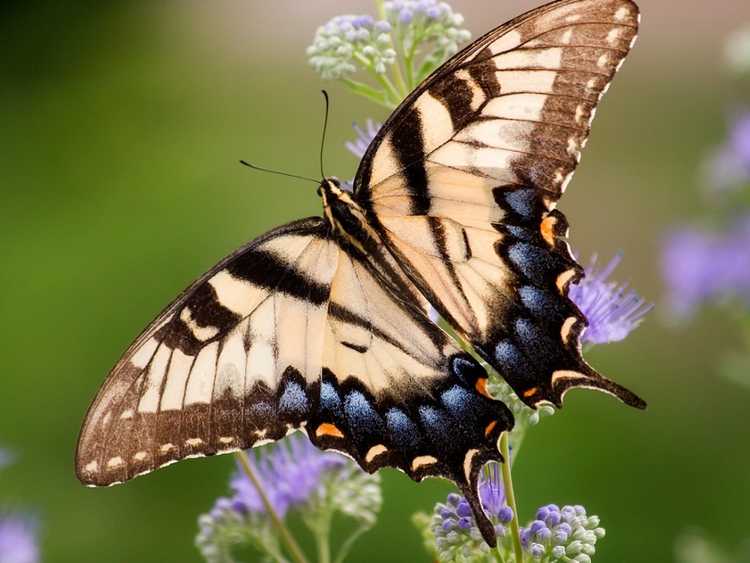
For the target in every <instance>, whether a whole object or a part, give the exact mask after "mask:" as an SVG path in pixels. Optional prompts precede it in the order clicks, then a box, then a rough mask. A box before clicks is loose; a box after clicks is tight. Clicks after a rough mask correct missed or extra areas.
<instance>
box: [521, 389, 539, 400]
mask: <svg viewBox="0 0 750 563" xmlns="http://www.w3.org/2000/svg"><path fill="white" fill-rule="evenodd" d="M537 391H539V387H532V388H531V389H526V391H524V392H523V393H522V394H523V396H524V397H525V398H527V399H528V398H529V397H532V396H534V395H536V392H537Z"/></svg>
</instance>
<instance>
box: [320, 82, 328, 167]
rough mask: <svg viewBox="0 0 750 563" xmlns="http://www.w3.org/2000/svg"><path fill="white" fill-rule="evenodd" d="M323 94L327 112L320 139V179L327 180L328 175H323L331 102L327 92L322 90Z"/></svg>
mask: <svg viewBox="0 0 750 563" xmlns="http://www.w3.org/2000/svg"><path fill="white" fill-rule="evenodd" d="M321 93H322V94H323V98H324V99H325V102H326V110H325V116H324V117H323V136H322V138H321V139H320V177H321V178H325V177H326V175H325V174H324V173H323V149H324V148H325V145H326V130H327V129H328V106H329V105H330V102H329V100H328V92H326V91H325V90H321Z"/></svg>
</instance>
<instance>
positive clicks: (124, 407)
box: [76, 0, 645, 545]
mask: <svg viewBox="0 0 750 563" xmlns="http://www.w3.org/2000/svg"><path fill="white" fill-rule="evenodd" d="M639 19H640V17H639V12H638V8H637V6H636V5H635V4H634V3H633V2H631V1H630V0H558V1H555V2H552V3H550V4H547V5H545V6H542V7H540V8H537V9H535V10H532V11H530V12H528V13H526V14H525V15H522V16H520V17H518V18H516V19H514V20H512V21H510V22H508V23H506V24H504V25H502V26H500V27H498V28H496V29H494V30H492V31H490V32H489V33H487V34H486V35H484V36H483V37H481V38H479V39H477V40H476V41H474V42H473V43H472V44H470V45H469V46H468V47H466V48H465V49H463V50H462V51H461V52H459V53H458V54H456V55H455V56H454V57H452V58H451V59H450V60H449V61H447V62H446V63H445V64H443V65H442V66H441V67H440V68H438V69H437V70H436V71H435V72H434V73H433V74H432V75H431V76H429V77H428V78H427V79H425V80H424V82H423V83H422V84H421V85H420V86H418V87H417V88H416V90H415V91H414V92H412V93H411V94H410V95H409V96H408V97H407V98H406V99H405V100H404V101H403V103H402V104H401V105H400V106H399V107H398V108H397V109H396V110H395V111H394V112H393V113H392V115H391V116H390V117H389V118H388V119H387V121H386V122H385V123H384V125H383V127H382V128H381V129H380V131H379V133H378V135H377V136H376V137H375V139H374V140H373V141H372V143H371V144H370V146H369V148H368V149H367V151H366V153H365V155H364V157H363V158H362V160H361V163H360V165H359V169H358V171H357V174H356V176H355V179H354V182H353V190H352V191H351V192H349V191H348V190H345V189H344V188H342V185H341V184H340V183H339V181H337V180H336V179H334V178H324V179H323V180H322V181H321V183H320V187H319V190H318V193H319V194H320V196H321V198H322V203H323V216H322V217H310V218H307V219H301V220H298V221H295V222H293V223H290V224H288V225H284V226H282V227H279V228H277V229H274V230H272V231H270V232H268V233H266V234H264V235H263V236H261V237H259V238H257V239H255V240H253V241H251V242H249V243H248V244H246V245H245V246H244V247H242V248H240V249H239V250H237V251H236V252H235V253H234V254H232V255H230V256H228V257H227V258H225V259H224V260H222V261H221V262H220V263H219V264H217V265H216V266H215V267H214V268H212V269H211V270H210V271H209V272H208V273H206V274H205V275H203V276H202V277H200V278H199V279H198V280H197V281H195V282H194V283H193V284H192V285H191V286H190V287H188V288H187V289H186V290H185V291H184V292H183V293H182V295H180V296H179V297H178V298H177V299H176V300H175V301H174V302H173V303H172V304H171V305H169V306H168V307H167V308H166V309H165V310H164V311H163V312H162V313H161V314H160V315H159V316H158V317H157V318H156V320H155V321H154V322H153V323H152V324H151V325H150V326H149V327H148V328H147V329H146V330H145V331H144V332H143V333H142V334H141V335H140V336H139V337H138V338H137V339H136V340H135V342H134V343H133V344H132V345H131V346H130V348H129V349H128V350H127V352H125V354H124V356H123V357H122V358H121V359H120V361H119V362H118V363H117V365H115V367H114V368H113V369H112V371H111V372H110V373H109V375H108V377H107V379H106V381H105V383H104V384H103V386H102V387H101V389H100V390H99V392H98V394H97V396H96V398H95V399H94V401H93V403H92V405H91V407H90V408H89V411H88V414H87V415H86V420H85V422H84V424H83V428H82V430H81V435H80V439H79V442H78V449H77V454H76V472H77V475H78V478H79V479H80V480H81V481H82V482H83V483H84V484H87V485H94V486H97V485H112V484H115V483H118V482H123V481H126V480H128V479H131V478H133V477H136V476H138V475H142V474H144V473H148V472H150V471H153V470H154V469H157V468H160V467H163V466H165V465H168V464H171V463H174V462H176V461H178V460H181V459H185V458H190V457H196V456H205V455H212V454H219V453H226V452H231V451H236V450H238V449H244V448H249V447H252V446H258V445H261V444H264V443H267V442H269V441H274V440H279V439H280V438H282V437H284V436H285V435H287V434H288V433H290V432H293V431H297V430H301V431H303V432H305V433H306V434H307V436H308V437H309V439H310V440H311V441H312V442H313V443H314V444H315V445H316V446H317V447H319V448H322V449H331V450H338V451H340V452H343V453H346V454H348V455H349V456H351V457H352V458H353V459H354V460H356V462H357V463H358V464H359V465H360V466H361V467H362V468H363V469H364V470H365V471H368V472H374V471H376V470H378V469H379V468H381V467H383V466H393V467H396V468H399V469H401V470H403V471H404V472H405V473H406V474H407V475H409V476H410V477H411V478H412V479H414V480H417V481H419V480H421V479H423V478H425V477H428V476H440V477H444V478H447V479H450V480H452V481H454V482H455V483H456V484H457V485H458V487H459V488H460V489H461V491H462V492H463V493H464V495H465V496H466V498H467V500H468V501H469V503H470V505H471V507H472V509H473V511H474V515H475V517H476V520H477V523H478V525H479V528H480V530H481V532H482V534H483V536H484V538H485V539H486V541H487V542H488V543H489V544H490V545H495V534H494V529H493V527H492V524H491V522H490V520H489V519H488V517H487V516H486V515H485V513H484V511H483V510H482V507H481V504H480V501H479V498H478V493H477V480H478V476H479V472H480V469H481V468H482V466H483V464H485V463H486V462H487V461H489V460H501V456H500V453H499V452H498V448H497V445H496V444H497V441H498V438H499V436H500V434H501V433H502V432H505V431H509V430H510V429H511V428H512V427H513V415H512V413H511V411H510V410H509V409H508V407H507V406H506V405H505V404H503V403H502V402H500V401H497V400H495V399H493V397H492V396H491V395H490V394H489V393H488V391H487V381H488V373H487V371H486V370H485V368H484V367H483V365H482V364H481V363H480V362H478V361H477V360H476V359H475V358H474V357H473V356H472V355H470V354H469V353H467V352H465V351H464V349H463V348H462V347H461V346H460V345H459V344H457V343H456V341H455V340H454V339H453V338H452V337H451V336H449V335H448V334H447V333H446V332H445V331H443V330H442V329H441V328H440V326H439V325H438V324H436V323H434V322H433V321H431V320H430V317H429V311H430V307H431V306H432V307H434V309H435V310H436V311H437V312H438V313H439V314H440V316H441V317H442V318H443V319H444V320H445V322H446V323H448V324H449V325H450V327H451V328H452V330H453V331H455V334H456V335H458V337H459V338H460V339H461V340H463V341H464V342H466V343H469V344H470V345H471V346H472V347H473V349H474V351H475V352H476V353H477V354H478V355H479V357H481V358H482V359H483V360H484V362H486V364H488V365H489V366H491V367H492V368H494V369H495V370H496V371H497V372H498V373H499V374H500V375H501V376H502V377H503V378H504V379H505V381H506V382H507V383H508V384H509V385H510V386H511V387H512V388H513V390H514V392H515V393H516V394H517V395H518V397H519V398H520V399H521V400H522V401H523V402H524V403H525V404H526V405H528V406H529V407H532V408H535V407H538V406H539V405H541V404H545V403H552V404H554V405H556V406H558V407H559V406H561V405H562V400H563V396H564V395H565V393H566V392H567V391H568V390H570V389H572V388H576V387H586V388H591V389H598V390H600V391H605V392H607V393H610V394H612V395H614V396H616V397H618V398H619V399H621V400H622V401H623V402H625V403H627V404H628V405H632V406H635V407H639V408H643V407H645V403H644V402H643V401H642V400H641V399H640V398H638V397H637V396H636V395H634V394H633V393H631V392H630V391H628V390H627V389H625V388H623V387H621V386H620V385H618V384H616V383H614V382H613V381H610V380H608V379H606V378H604V377H603V376H601V375H599V374H598V373H597V372H596V371H595V370H594V369H593V368H592V367H590V366H589V365H588V364H587V363H586V362H585V361H584V359H583V358H582V356H581V345H580V336H581V333H582V331H583V330H584V329H585V327H586V319H585V318H584V317H583V315H582V314H581V312H580V311H579V310H578V309H577V308H576V306H575V305H574V304H573V302H572V301H570V299H568V297H567V293H568V287H569V286H570V284H572V283H576V282H577V281H578V280H579V279H580V278H581V277H582V275H583V270H582V268H581V266H580V265H579V264H578V263H577V262H576V260H575V258H574V257H573V255H572V254H571V251H570V247H569V245H568V242H567V240H566V237H567V234H568V222H567V220H566V218H565V216H564V215H563V214H562V213H561V212H560V211H558V210H557V209H556V208H555V207H556V204H557V201H558V200H559V199H560V197H561V196H562V194H563V192H564V191H565V188H566V186H567V185H568V182H569V181H570V179H571V176H572V174H573V171H574V169H575V168H576V165H577V163H578V161H579V159H580V151H581V149H582V148H583V147H584V145H585V143H586V140H587V138H588V135H589V130H590V125H591V121H592V119H593V117H594V113H595V110H596V107H597V104H598V103H599V101H600V99H601V97H602V95H603V94H604V92H605V91H606V90H607V88H608V87H609V84H610V81H611V80H612V78H613V76H614V74H615V72H616V71H617V70H618V69H619V68H620V65H621V64H622V62H623V60H624V58H625V57H626V55H627V54H628V52H629V50H630V48H631V47H632V45H633V43H634V41H635V37H636V33H637V28H638V23H639Z"/></svg>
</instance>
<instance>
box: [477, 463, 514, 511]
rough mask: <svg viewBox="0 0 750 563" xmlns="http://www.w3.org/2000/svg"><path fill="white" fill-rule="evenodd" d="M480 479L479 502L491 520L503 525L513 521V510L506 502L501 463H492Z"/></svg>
mask: <svg viewBox="0 0 750 563" xmlns="http://www.w3.org/2000/svg"><path fill="white" fill-rule="evenodd" d="M484 471H486V473H485V472H482V475H481V476H480V478H479V500H480V501H481V502H482V506H483V507H484V510H485V511H486V512H487V513H488V514H489V515H490V517H491V518H493V519H496V520H497V521H499V522H500V523H502V524H507V523H508V522H510V521H511V520H513V510H511V508H510V507H509V506H508V503H507V502H506V500H505V489H504V488H503V478H502V476H501V473H500V472H501V469H500V464H499V463H490V464H488V466H487V467H485V470H484Z"/></svg>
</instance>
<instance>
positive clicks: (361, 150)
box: [346, 119, 381, 159]
mask: <svg viewBox="0 0 750 563" xmlns="http://www.w3.org/2000/svg"><path fill="white" fill-rule="evenodd" d="M380 126H381V124H380V123H377V122H375V121H373V120H372V119H368V120H367V121H366V122H365V127H364V128H362V127H360V126H359V125H357V124H356V123H353V124H352V127H353V128H354V133H355V134H356V135H357V137H356V138H355V139H354V140H353V141H347V142H346V148H347V149H349V152H351V153H352V154H353V155H354V156H356V157H357V158H360V159H361V158H362V157H363V156H365V152H366V151H367V147H369V146H370V143H372V141H373V139H375V136H376V135H377V134H378V131H379V130H380Z"/></svg>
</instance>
